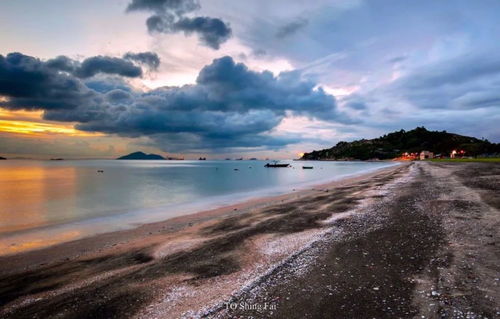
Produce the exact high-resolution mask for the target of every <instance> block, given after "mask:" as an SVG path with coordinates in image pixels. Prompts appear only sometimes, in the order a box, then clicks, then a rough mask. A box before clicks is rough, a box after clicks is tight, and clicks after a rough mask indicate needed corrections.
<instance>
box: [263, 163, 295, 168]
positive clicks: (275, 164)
mask: <svg viewBox="0 0 500 319" xmlns="http://www.w3.org/2000/svg"><path fill="white" fill-rule="evenodd" d="M288 166H290V164H280V163H272V164H270V163H267V164H266V165H264V167H288Z"/></svg>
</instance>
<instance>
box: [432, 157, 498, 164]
mask: <svg viewBox="0 0 500 319" xmlns="http://www.w3.org/2000/svg"><path fill="white" fill-rule="evenodd" d="M429 161H431V162H457V163H466V162H485V163H500V157H485V158H433V159H430V160H429Z"/></svg>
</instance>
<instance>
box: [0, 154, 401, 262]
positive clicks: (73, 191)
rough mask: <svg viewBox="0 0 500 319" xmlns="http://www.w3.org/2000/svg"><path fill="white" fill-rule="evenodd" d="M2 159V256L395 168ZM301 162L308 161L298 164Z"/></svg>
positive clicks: (343, 164)
mask: <svg viewBox="0 0 500 319" xmlns="http://www.w3.org/2000/svg"><path fill="white" fill-rule="evenodd" d="M266 163H267V162H266V161H258V160H249V161H246V160H220V161H215V160H214V161H212V160H206V161H198V160H197V161H189V160H183V161H166V160H159V161H156V160H62V161H41V160H40V161H39V160H6V161H0V255H7V254H13V253H18V252H21V251H27V250H32V249H39V248H43V247H46V246H50V245H55V244H58V243H62V242H66V241H71V240H76V239H79V238H82V237H87V236H91V235H94V234H98V233H105V232H110V231H116V230H123V229H129V228H132V227H136V226H138V225H141V224H145V223H150V222H155V221H160V220H165V219H169V218H173V217H178V216H182V215H186V214H191V213H194V212H197V211H201V210H207V209H213V208H217V207H222V206H226V205H230V204H235V203H237V202H242V201H245V200H250V199H254V198H260V197H266V196H275V195H280V194H284V193H289V192H293V191H296V192H298V191H300V190H301V189H306V188H308V187H311V186H313V185H318V184H323V183H327V182H330V181H334V180H340V179H342V178H346V177H350V176H354V175H360V174H363V173H366V172H370V171H373V170H377V169H380V168H384V167H388V166H392V165H397V164H395V163H392V162H360V161H353V162H348V161H346V162H343V161H335V162H334V161H318V162H316V161H307V162H303V161H280V163H289V164H290V165H291V167H288V168H267V167H265V166H264V165H265V164H266ZM302 166H313V167H314V168H313V169H303V168H302Z"/></svg>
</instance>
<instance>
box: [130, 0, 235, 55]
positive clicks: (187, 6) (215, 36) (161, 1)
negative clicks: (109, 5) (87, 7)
mask: <svg viewBox="0 0 500 319" xmlns="http://www.w3.org/2000/svg"><path fill="white" fill-rule="evenodd" d="M199 8H200V5H199V3H198V1H194V0H133V1H132V2H131V3H130V4H129V5H128V7H127V12H131V11H147V12H152V13H153V15H152V16H150V17H149V18H148V19H147V20H146V25H147V27H148V30H149V32H160V33H177V32H184V34H186V35H190V34H192V33H196V34H197V35H198V37H199V38H200V41H201V43H202V44H204V45H206V46H208V47H211V48H212V49H215V50H217V49H219V48H220V45H221V44H222V43H224V42H225V41H227V40H228V39H229V38H230V37H231V28H230V27H229V25H228V24H227V23H225V22H224V21H222V20H221V19H218V18H211V17H186V16H185V15H186V14H188V13H191V12H193V11H195V10H197V9H199Z"/></svg>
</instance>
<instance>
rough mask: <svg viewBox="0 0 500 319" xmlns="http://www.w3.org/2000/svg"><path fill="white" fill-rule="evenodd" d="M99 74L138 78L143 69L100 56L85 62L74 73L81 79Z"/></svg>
mask: <svg viewBox="0 0 500 319" xmlns="http://www.w3.org/2000/svg"><path fill="white" fill-rule="evenodd" d="M98 73H105V74H116V75H121V76H125V77H130V78H136V77H140V76H141V75H142V69H141V68H140V67H138V66H136V65H134V64H133V63H132V62H130V61H127V60H124V59H120V58H114V57H108V56H101V55H99V56H95V57H91V58H88V59H85V60H83V62H82V63H81V65H80V66H79V67H78V68H77V69H76V70H75V71H74V74H75V75H76V76H77V77H80V78H89V77H92V76H94V75H96V74H98Z"/></svg>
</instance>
